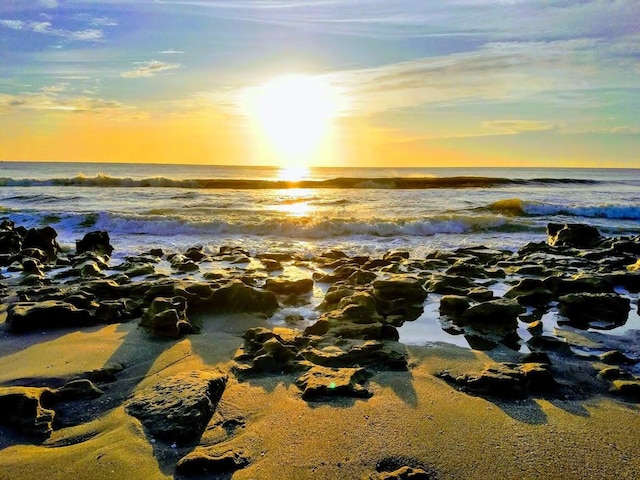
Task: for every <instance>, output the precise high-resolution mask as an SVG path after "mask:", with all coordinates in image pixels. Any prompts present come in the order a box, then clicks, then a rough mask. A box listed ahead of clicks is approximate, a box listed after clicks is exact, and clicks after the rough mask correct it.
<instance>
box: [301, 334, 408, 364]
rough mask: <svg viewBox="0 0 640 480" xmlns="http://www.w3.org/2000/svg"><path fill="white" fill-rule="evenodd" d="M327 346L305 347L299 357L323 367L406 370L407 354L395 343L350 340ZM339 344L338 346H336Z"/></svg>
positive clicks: (330, 343)
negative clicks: (370, 367)
mask: <svg viewBox="0 0 640 480" xmlns="http://www.w3.org/2000/svg"><path fill="white" fill-rule="evenodd" d="M325 343H328V345H326V346H324V347H321V346H320V345H317V346H313V347H307V348H305V349H303V350H301V351H300V353H301V355H302V356H303V357H304V358H305V359H306V360H308V361H310V362H311V363H314V364H316V365H321V366H323V367H336V368H340V367H353V366H355V365H361V366H373V367H376V368H383V369H388V370H406V369H407V353H406V351H404V349H403V347H402V346H401V345H400V344H398V343H395V342H381V341H376V340H365V341H362V340H350V341H343V342H336V341H335V340H332V339H329V340H328V341H327V342H325ZM338 343H340V346H337V345H336V344H338Z"/></svg>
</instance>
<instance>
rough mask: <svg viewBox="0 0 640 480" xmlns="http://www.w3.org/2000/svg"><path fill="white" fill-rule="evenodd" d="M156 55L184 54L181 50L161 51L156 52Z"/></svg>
mask: <svg viewBox="0 0 640 480" xmlns="http://www.w3.org/2000/svg"><path fill="white" fill-rule="evenodd" d="M157 53H159V54H162V55H181V54H183V53H184V52H183V51H182V50H172V49H169V50H162V51H161V52H157Z"/></svg>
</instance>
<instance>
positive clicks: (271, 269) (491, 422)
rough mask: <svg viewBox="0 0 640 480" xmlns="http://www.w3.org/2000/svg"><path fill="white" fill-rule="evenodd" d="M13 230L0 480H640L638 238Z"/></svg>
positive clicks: (9, 235)
mask: <svg viewBox="0 0 640 480" xmlns="http://www.w3.org/2000/svg"><path fill="white" fill-rule="evenodd" d="M1 230H2V240H3V242H2V243H3V248H4V249H5V251H4V252H3V253H2V260H3V265H4V266H3V270H2V273H3V277H4V278H3V279H2V280H1V282H2V293H3V297H2V299H3V301H2V319H3V323H2V324H1V325H0V326H1V327H2V337H1V339H0V341H1V342H2V352H3V354H2V358H0V365H1V368H0V372H1V374H0V384H1V385H2V387H0V403H1V404H2V405H3V414H2V416H0V429H1V431H2V436H1V437H2V448H1V450H0V466H1V469H0V471H1V472H2V473H1V475H0V476H1V477H2V478H42V477H50V478H68V477H69V476H71V477H74V478H234V479H236V478H238V479H242V478H246V479H249V478H258V479H260V478H287V479H289V478H290V479H294V478H295V479H298V478H310V479H311V478H322V479H324V478H327V479H333V478H336V479H337V478H357V479H359V478H372V479H378V478H439V479H445V478H479V479H480V478H575V479H581V478H594V477H597V478H612V479H613V478H616V479H617V478H629V479H631V478H636V477H637V476H638V474H639V473H640V463H639V461H638V459H637V456H636V455H635V453H636V452H635V451H636V449H637V445H636V444H637V435H636V432H637V431H638V428H639V427H640V415H638V409H637V405H638V403H637V402H638V400H639V399H640V395H639V388H640V380H638V376H639V375H640V372H639V371H638V361H639V360H640V351H639V350H638V341H637V340H638V335H639V330H638V291H639V290H640V285H639V283H640V282H639V281H638V278H639V277H638V267H637V264H638V252H639V251H640V237H638V236H637V235H635V236H633V235H627V236H623V235H621V236H608V235H603V234H602V233H601V232H599V231H598V229H596V228H595V227H593V226H590V225H586V224H569V225H567V224H553V223H551V224H548V225H547V227H546V230H547V232H546V234H545V235H543V236H541V238H540V239H539V241H534V242H529V243H527V244H525V245H522V246H521V247H520V248H518V249H517V250H509V249H496V248H489V247H487V246H483V245H476V246H462V247H459V248H456V249H431V250H430V251H429V252H427V253H425V254H423V255H420V256H418V255H416V254H415V253H413V252H409V251H403V250H389V251H387V252H385V253H384V254H382V255H349V254H346V253H344V252H342V251H340V250H337V249H331V250H325V251H323V252H318V253H317V254H314V255H313V256H310V255H309V254H308V252H295V251H292V252H289V253H285V252H283V251H282V249H281V250H279V251H278V252H268V251H262V252H259V253H252V252H250V251H248V250H246V249H243V248H242V247H241V246H224V245H223V246H220V247H219V248H204V247H201V246H192V247H190V248H188V249H185V250H182V251H179V252H170V253H166V252H164V251H162V250H159V249H157V248H151V249H148V250H146V251H143V250H142V248H141V249H140V253H137V254H129V255H127V257H126V258H122V257H120V256H118V255H117V254H116V251H117V250H114V248H117V245H118V237H117V236H114V235H111V236H110V235H109V233H108V232H106V231H101V230H96V231H91V232H89V233H87V234H85V235H84V236H83V237H81V238H78V242H77V243H76V244H75V245H74V246H73V247H71V248H67V249H64V250H63V249H61V248H60V245H59V244H58V243H57V241H56V235H54V234H55V233H56V232H55V229H53V228H51V227H39V228H35V227H32V228H26V227H21V226H20V225H16V224H13V223H11V222H10V221H5V222H4V223H3V225H2V229H1ZM427 321H430V323H431V326H427ZM416 325H417V326H420V325H422V330H424V329H428V328H431V329H432V330H430V331H434V330H433V325H437V326H438V327H439V329H440V330H441V333H440V334H437V335H436V334H434V335H433V337H432V339H431V340H425V335H424V334H422V335H421V334H419V333H416V332H415V326H416ZM405 326H406V327H407V328H411V327H412V326H413V328H414V332H413V333H411V331H409V332H408V333H404V332H405ZM442 332H444V333H442ZM447 338H451V339H454V338H455V339H456V340H455V341H454V340H452V341H449V342H447V341H443V340H446V339H447ZM462 339H464V340H462Z"/></svg>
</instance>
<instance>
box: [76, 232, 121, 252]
mask: <svg viewBox="0 0 640 480" xmlns="http://www.w3.org/2000/svg"><path fill="white" fill-rule="evenodd" d="M84 252H94V253H97V254H98V255H107V256H111V253H112V252H113V247H112V246H111V239H110V238H109V233H108V232H105V231H103V230H100V231H94V232H89V233H87V234H86V235H85V236H84V237H82V239H80V240H78V241H77V242H76V253H78V254H80V253H84Z"/></svg>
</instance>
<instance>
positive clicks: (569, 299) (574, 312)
mask: <svg viewBox="0 0 640 480" xmlns="http://www.w3.org/2000/svg"><path fill="white" fill-rule="evenodd" d="M558 309H559V310H560V313H561V314H562V315H564V316H565V317H566V318H567V323H569V324H570V325H571V326H574V327H576V328H583V329H586V328H596V329H600V330H610V329H612V328H616V327H619V326H621V325H624V324H625V323H626V321H627V318H628V315H629V309H630V301H629V299H628V298H624V297H621V296H619V295H617V294H607V293H602V294H594V293H576V294H569V295H563V296H561V297H560V298H559V302H558Z"/></svg>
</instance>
